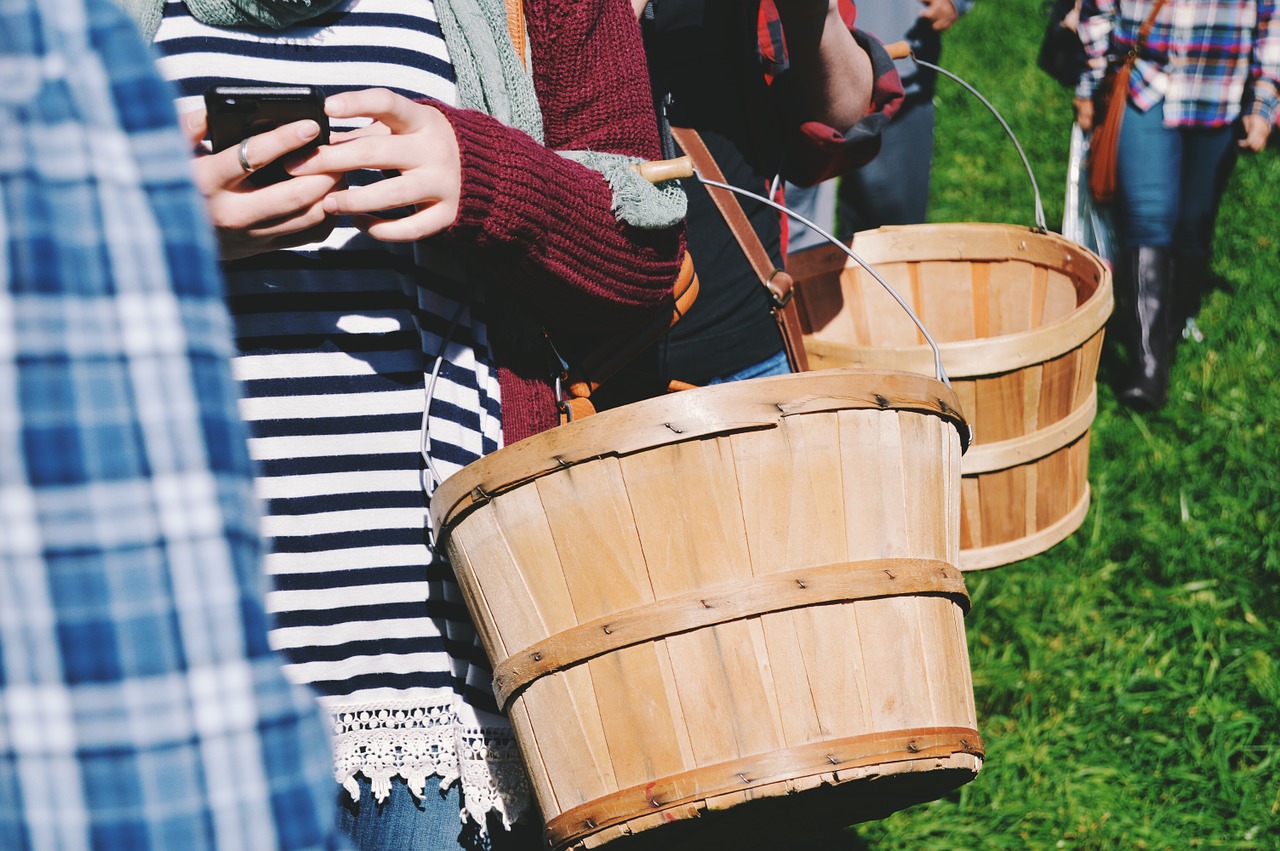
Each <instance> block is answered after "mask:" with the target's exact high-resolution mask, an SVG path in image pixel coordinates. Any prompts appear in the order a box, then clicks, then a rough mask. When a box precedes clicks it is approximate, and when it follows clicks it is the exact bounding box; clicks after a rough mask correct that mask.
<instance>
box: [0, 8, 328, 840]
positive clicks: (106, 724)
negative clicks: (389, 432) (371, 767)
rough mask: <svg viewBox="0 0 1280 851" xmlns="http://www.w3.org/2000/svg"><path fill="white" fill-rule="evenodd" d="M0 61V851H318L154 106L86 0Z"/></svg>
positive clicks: (191, 216) (228, 411)
mask: <svg viewBox="0 0 1280 851" xmlns="http://www.w3.org/2000/svg"><path fill="white" fill-rule="evenodd" d="M0 56H2V57H3V62H4V68H5V76H4V82H5V84H4V88H3V90H0V136H3V142H2V143H0V234H3V235H2V236H0V244H2V245H3V257H4V262H3V263H0V279H2V280H3V284H2V285H0V286H2V289H0V848H4V849H6V851H25V849H31V851H65V849H78V848H93V849H98V851H136V849H152V851H166V849H167V851H193V849H206V851H212V849H222V851H244V849H264V851H265V849H292V851H303V849H322V848H335V847H340V845H339V840H338V838H337V834H336V833H335V832H334V831H333V826H334V814H333V810H332V803H331V801H332V794H331V792H329V787H330V786H331V783H332V781H331V780H329V775H330V769H329V747H328V742H327V737H326V732H325V728H324V726H323V725H322V723H321V720H320V716H319V711H318V707H317V705H316V703H315V697H314V695H312V694H310V693H309V692H307V691H306V690H304V689H301V688H298V687H295V686H292V685H290V684H289V683H288V682H287V681H286V680H285V678H284V676H283V674H282V672H281V661H280V659H279V657H277V656H276V654H275V653H273V652H272V651H271V649H270V648H269V646H268V644H267V629H266V619H265V615H264V612H263V602H262V591H263V588H262V574H261V572H260V571H261V560H260V556H261V552H260V543H259V537H258V529H257V519H258V518H257V513H256V510H257V503H256V501H255V499H254V495H253V490H252V486H253V480H252V471H251V466H250V461H249V455H248V452H247V448H246V435H245V432H244V428H243V426H242V424H241V422H240V419H239V417H238V415H237V413H236V407H235V405H236V398H237V391H236V387H235V384H234V381H233V379H232V377H231V367H230V357H231V353H232V343H231V325H230V320H229V318H228V316H227V311H226V306H225V304H224V302H223V286H222V280H221V278H220V277H219V275H218V270H217V266H216V265H215V260H216V249H215V246H214V240H213V234H212V229H211V228H210V225H209V221H208V219H207V217H206V214H205V210H204V205H203V200H202V199H201V198H200V196H199V195H198V193H197V192H196V190H195V188H194V186H193V185H192V179H191V171H190V160H189V156H190V155H189V148H188V146H187V145H186V143H185V141H184V140H183V137H182V135H181V134H180V133H179V131H178V128H177V122H176V117H175V114H174V111H173V107H172V105H171V100H170V92H169V89H168V87H167V86H166V85H165V83H164V81H163V80H161V79H160V77H159V76H158V75H157V73H156V71H155V67H154V65H153V62H152V57H151V55H150V54H149V53H148V51H147V49H146V47H145V45H144V44H143V43H142V41H141V40H140V39H139V38H138V35H137V33H136V31H135V29H134V27H133V25H132V24H131V23H130V22H129V20H128V19H127V18H125V17H124V16H123V15H122V14H121V13H120V12H119V11H118V10H117V9H116V8H115V7H114V6H112V5H111V4H110V3H109V0H58V2H56V3H45V2H40V0H8V2H5V3H4V4H2V5H0ZM341 847H345V846H344V845H343V846H341Z"/></svg>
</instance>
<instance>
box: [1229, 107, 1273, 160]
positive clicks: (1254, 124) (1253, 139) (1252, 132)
mask: <svg viewBox="0 0 1280 851" xmlns="http://www.w3.org/2000/svg"><path fill="white" fill-rule="evenodd" d="M1244 129H1245V136H1244V138H1243V139H1240V140H1239V141H1238V142H1237V143H1236V144H1238V145H1239V146H1240V147H1241V148H1243V149H1245V150H1247V151H1252V152H1253V153H1255V154H1256V153H1258V152H1260V151H1261V150H1262V149H1263V148H1265V147H1266V146H1267V140H1268V139H1269V138H1270V136H1271V125H1270V124H1268V123H1267V122H1266V120H1265V119H1263V118H1261V117H1259V116H1257V115H1246V116H1245V117H1244Z"/></svg>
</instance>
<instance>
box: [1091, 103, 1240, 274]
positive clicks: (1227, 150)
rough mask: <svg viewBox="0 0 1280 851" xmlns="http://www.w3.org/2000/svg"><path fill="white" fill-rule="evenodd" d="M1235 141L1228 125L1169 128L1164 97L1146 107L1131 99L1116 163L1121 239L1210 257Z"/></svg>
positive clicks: (1135, 244) (1129, 245)
mask: <svg viewBox="0 0 1280 851" xmlns="http://www.w3.org/2000/svg"><path fill="white" fill-rule="evenodd" d="M1234 141H1235V137H1234V133H1233V132H1232V128H1231V127H1230V126H1227V127H1165V126H1164V104H1163V103H1160V104H1157V105H1156V106H1154V107H1152V108H1151V109H1149V110H1147V111H1146V112H1141V111H1139V110H1138V109H1137V107H1135V106H1134V105H1133V104H1132V103H1130V104H1128V106H1127V108H1126V109H1125V114H1124V121H1123V122H1122V123H1121V124H1120V145H1119V158H1118V159H1117V166H1116V183H1117V191H1116V200H1115V209H1116V228H1117V230H1118V231H1119V235H1120V241H1121V244H1122V245H1123V246H1124V247H1125V248H1137V247H1138V246H1141V245H1150V246H1156V247H1161V248H1172V249H1173V250H1175V251H1177V252H1178V253H1179V254H1184V255H1187V256H1191V257H1208V256H1209V250H1210V247H1211V245H1212V242H1213V227H1214V222H1215V220H1216V219H1217V215H1218V201H1219V199H1220V198H1221V197H1222V190H1223V188H1225V186H1226V182H1227V177H1228V176H1229V175H1230V174H1231V169H1232V167H1233V166H1234V165H1235V152H1236V146H1235V144H1234Z"/></svg>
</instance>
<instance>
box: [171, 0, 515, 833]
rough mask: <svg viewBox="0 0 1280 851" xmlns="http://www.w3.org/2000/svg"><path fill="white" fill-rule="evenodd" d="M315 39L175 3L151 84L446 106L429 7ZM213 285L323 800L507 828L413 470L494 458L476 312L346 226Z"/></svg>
mask: <svg viewBox="0 0 1280 851" xmlns="http://www.w3.org/2000/svg"><path fill="white" fill-rule="evenodd" d="M313 24H314V25H313V26H307V27H291V28H290V29H289V30H287V35H279V34H276V33H272V32H270V31H265V30H260V29H235V28H232V29H226V28H212V27H208V26H205V25H203V24H201V23H199V22H198V21H196V20H195V19H193V18H192V17H190V15H189V14H188V12H187V10H186V7H185V6H184V5H183V4H182V3H181V2H170V3H168V5H167V6H166V10H165V17H164V20H163V22H162V24H161V26H160V30H159V32H158V34H157V37H156V47H157V49H158V50H159V53H160V56H161V59H160V63H159V65H160V68H161V71H162V72H163V73H164V74H165V76H166V77H168V78H169V79H170V80H172V81H173V82H174V83H175V84H176V85H177V86H178V89H179V100H178V106H179V110H185V109H190V108H195V107H197V106H200V105H202V103H201V95H202V93H203V91H204V89H205V88H206V87H207V86H210V85H215V84H218V85H236V84H249V83H272V84H282V85H299V84H311V85H319V86H321V87H322V88H324V90H325V92H326V94H336V93H338V92H342V91H350V90H357V89H363V88H370V87H374V86H381V87H386V88H389V89H391V90H393V91H396V92H399V93H400V94H403V95H405V96H407V97H410V98H414V99H420V98H423V97H431V98H436V99H438V100H441V101H444V102H446V103H452V102H453V101H454V84H453V76H452V68H451V66H450V64H449V60H448V56H447V53H446V50H445V45H444V42H443V40H442V39H441V36H440V31H439V27H438V24H437V23H436V21H435V18H434V7H433V4H432V3H431V2H428V0H421V2H413V3H408V2H404V0H352V2H349V3H346V4H343V5H340V6H339V7H337V8H336V9H335V10H334V11H332V12H330V13H329V14H327V15H324V16H322V17H319V18H317V19H315V20H314V21H313ZM335 129H344V128H343V127H341V126H339V125H335ZM376 179H378V175H377V174H376V173H370V174H369V175H368V176H367V177H361V176H359V175H356V176H353V177H352V178H351V180H352V182H353V183H354V182H359V181H360V180H376ZM227 277H228V287H229V291H230V305H231V310H232V314H233V317H234V319H235V323H236V331H237V342H238V344H239V347H240V350H241V354H240V356H239V357H238V358H237V359H236V361H235V372H236V376H237V377H238V378H239V379H240V380H241V381H242V382H243V383H244V392H245V399H244V400H243V403H242V406H241V412H242V414H243V416H244V417H245V419H246V420H247V421H248V422H249V424H250V427H251V431H252V439H251V442H250V449H251V452H252V454H253V456H254V458H255V459H256V460H257V462H258V463H259V465H260V470H259V480H258V491H259V494H260V496H261V497H262V498H263V499H264V500H265V502H266V506H267V518H266V520H265V524H264V529H265V532H266V534H267V537H268V538H269V540H270V543H271V552H270V554H269V555H268V557H267V569H268V573H269V574H270V575H271V576H272V579H273V582H274V588H273V590H272V591H271V592H270V594H269V595H268V607H269V609H270V610H271V612H272V613H273V615H274V629H273V631H272V643H273V645H274V646H276V647H278V648H280V649H281V650H283V651H284V653H285V655H286V657H287V659H288V661H289V664H288V665H287V671H288V673H289V674H290V676H291V677H292V678H293V679H295V680H296V681H297V682H301V683H307V684H309V685H311V686H312V687H314V688H316V689H317V690H318V691H319V692H320V694H321V696H322V697H321V700H322V703H323V704H324V705H325V706H326V707H327V708H328V709H329V710H330V712H331V713H332V714H333V721H334V725H335V729H336V731H337V739H336V752H337V776H338V779H339V780H340V781H343V782H344V783H345V784H346V785H347V788H348V789H350V790H352V791H353V792H355V790H356V785H355V783H354V781H353V780H352V778H353V777H354V775H356V774H357V773H362V774H364V775H365V776H367V777H368V778H369V779H370V780H371V781H372V783H373V788H374V791H375V794H378V795H379V796H381V795H383V794H385V793H386V791H387V789H388V788H389V782H390V780H391V778H393V777H395V776H400V777H403V778H404V779H405V780H407V781H408V783H409V785H410V787H411V788H415V789H417V788H420V787H421V785H422V783H423V782H425V779H426V777H428V776H431V775H440V776H442V777H443V778H445V779H446V780H452V779H454V778H457V777H459V776H461V778H462V780H463V797H464V799H465V800H466V802H467V808H468V811H469V812H470V814H471V815H472V816H473V817H477V820H478V821H480V822H481V823H482V824H483V813H484V812H485V811H487V810H489V809H497V810H499V811H500V812H501V813H503V814H504V815H505V816H508V817H514V816H515V815H517V813H518V810H519V809H520V808H523V806H524V801H525V799H526V798H527V794H528V790H527V781H526V780H525V779H524V776H523V771H522V768H521V767H520V764H519V762H518V757H517V756H516V755H515V749H514V742H513V740H512V738H511V735H510V729H509V727H508V726H507V725H506V722H505V719H502V718H501V717H500V716H498V715H497V713H496V707H494V706H493V701H492V696H491V694H490V692H489V686H488V682H489V679H490V676H491V675H490V674H489V672H488V670H487V667H486V665H485V663H484V656H483V652H482V650H481V649H480V646H479V644H478V642H477V640H476V636H475V632H474V628H473V626H472V625H471V622H470V619H469V617H468V615H467V612H466V610H465V608H464V606H463V604H462V601H461V597H460V595H459V593H458V589H457V586H456V583H455V581H454V579H453V575H452V571H451V570H450V569H449V568H448V566H447V565H445V564H443V563H441V562H440V561H438V560H435V561H433V559H432V554H431V551H430V546H429V542H428V540H427V529H428V527H429V522H428V518H427V500H428V498H429V493H430V490H431V487H432V484H431V474H430V471H429V470H428V469H427V468H426V465H424V463H423V460H422V455H421V452H420V450H421V448H422V441H423V439H424V438H423V435H424V433H425V434H426V435H427V438H426V439H427V440H428V441H429V453H428V454H429V455H430V456H431V458H432V459H433V462H434V465H435V468H436V470H437V471H438V472H439V474H440V475H441V476H448V475H449V474H450V473H452V472H453V471H455V470H457V469H459V468H461V467H462V466H463V465H465V464H467V463H469V462H470V461H472V460H475V459H476V458H479V457H480V456H482V455H485V454H488V453H489V452H492V451H494V450H496V449H497V448H498V447H499V445H500V443H501V418H500V413H499V391H498V380H497V373H496V368H495V367H494V365H493V362H492V358H491V356H490V352H489V345H488V340H487V335H486V328H485V325H484V323H483V321H482V318H481V317H480V316H479V315H478V312H479V311H482V310H483V305H479V304H477V303H476V300H475V298H474V297H473V296H472V295H471V293H472V290H471V288H469V287H468V286H467V284H466V282H465V281H461V280H460V277H461V275H460V273H458V272H457V271H456V269H455V268H454V267H453V266H452V265H451V264H450V263H449V259H448V258H447V257H440V256H435V255H433V254H432V252H431V249H430V248H429V247H427V246H426V245H425V244H418V245H394V244H388V243H381V242H377V241H375V240H373V239H371V238H369V237H367V236H364V235H363V234H361V233H360V232H359V231H357V230H355V229H354V228H351V227H344V226H341V225H340V226H339V228H337V229H336V230H335V231H334V233H333V234H332V235H331V236H330V237H329V238H328V239H326V240H325V242H324V243H323V244H321V245H317V246H307V247H305V248H303V249H299V250H294V251H286V252H275V253H272V254H268V255H261V256H258V257H254V258H249V259H248V260H243V261H238V262H236V263H233V264H229V265H228V267H227ZM442 353H443V354H444V357H443V359H442V360H441V361H440V363H439V375H438V377H437V379H436V381H435V383H434V389H433V393H432V398H433V401H432V404H431V411H430V413H431V416H430V418H429V420H428V421H427V422H426V424H425V427H424V416H423V410H424V403H425V398H426V396H425V385H426V383H427V382H428V381H429V379H430V377H431V374H432V372H433V370H434V369H435V368H436V366H437V356H438V355H440V354H442Z"/></svg>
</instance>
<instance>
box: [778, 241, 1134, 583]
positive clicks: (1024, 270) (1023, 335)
mask: <svg viewBox="0 0 1280 851" xmlns="http://www.w3.org/2000/svg"><path fill="white" fill-rule="evenodd" d="M853 249H854V251H855V252H856V253H857V254H858V256H859V257H861V258H862V259H863V260H865V261H866V262H867V264H868V265H870V266H871V267H872V268H873V269H875V270H876V271H877V272H878V273H879V274H880V275H881V276H882V277H883V278H884V279H885V280H886V281H887V282H888V283H889V284H890V285H891V286H893V287H894V289H896V290H897V291H898V293H899V294H901V295H902V297H903V298H904V299H905V300H906V301H907V302H908V304H910V305H911V306H912V307H913V309H914V310H915V312H916V313H917V314H918V315H919V317H920V319H921V321H922V322H923V323H924V325H925V326H926V327H927V328H928V329H929V332H930V334H931V335H932V336H933V337H934V339H935V340H937V342H938V344H939V347H940V349H941V357H942V363H943V366H944V367H945V368H946V372H947V374H948V375H949V376H950V378H951V381H952V385H953V387H954V388H955V390H956V393H957V394H958V395H959V397H960V403H961V410H963V411H964V413H965V416H966V418H967V419H968V420H969V423H970V425H971V426H972V427H973V433H974V445H973V447H972V448H970V449H969V451H968V452H967V453H966V454H965V456H964V461H963V464H962V468H961V469H962V472H963V484H962V495H961V520H960V567H961V569H963V570H976V569H979V568H987V567H995V566H997V565H1003V564H1008V563H1010V562H1014V561H1017V560H1019V559H1023V558H1026V557H1028V556H1031V555H1035V554H1037V553H1040V552H1043V551H1044V550H1047V549H1048V548H1049V547H1051V546H1053V545H1054V544H1056V543H1058V542H1059V541H1061V540H1062V539H1064V538H1066V537H1067V536H1068V535H1070V534H1071V533H1072V532H1073V531H1075V530H1076V529H1077V528H1078V527H1079V526H1080V524H1081V522H1082V521H1083V520H1084V515H1085V512H1086V511H1087V510H1088V507H1089V482H1088V477H1087V473H1088V463H1089V427H1090V425H1091V424H1092V423H1093V418H1094V414H1095V412H1096V410H1097V397H1096V390H1095V384H1096V378H1097V372H1098V358H1099V356H1100V354H1101V351H1102V334H1103V325H1104V324H1105V323H1106V320H1107V317H1108V316H1110V314H1111V308H1112V295H1111V272H1110V270H1109V269H1108V268H1107V265H1106V264H1105V263H1104V262H1103V261H1102V260H1101V259H1100V258H1099V257H1098V256H1097V255H1095V254H1093V253H1092V252H1090V251H1088V250H1087V249H1085V248H1083V247H1081V246H1079V245H1077V244H1075V243H1073V242H1070V241H1068V240H1066V239H1063V238H1062V237H1060V236H1058V235H1057V234H1053V233H1046V232H1041V231H1037V230H1032V229H1030V228H1026V227H1018V226H1014V225H1000V224H935V225H907V226H901V227H884V228H880V229H878V230H872V231H864V232H862V233H859V234H856V235H855V237H854V242H853ZM846 261H848V258H847V257H846V255H845V254H843V253H842V252H841V251H840V250H839V249H837V248H836V247H835V246H830V247H826V246H824V247H819V248H814V249H810V250H808V251H803V252H799V253H798V254H795V255H793V256H792V257H791V258H790V259H789V262H788V267H787V268H788V271H790V272H791V274H792V276H793V277H794V278H795V280H796V284H797V288H796V301H797V303H798V305H799V311H800V319H801V324H802V325H803V326H804V329H805V349H806V350H807V352H808V354H809V359H810V362H811V364H812V365H813V366H814V368H828V367H842V366H862V367H868V368H872V369H885V370H888V369H901V370H910V371H913V372H921V373H925V374H929V375H932V374H933V372H934V365H933V352H932V350H931V349H930V348H929V347H928V346H927V345H925V341H924V339H923V337H922V336H921V335H920V332H919V331H918V330H917V329H916V326H915V325H914V324H912V322H911V320H910V319H909V318H907V316H906V314H905V312H904V311H903V310H902V309H901V308H900V307H899V306H898V305H897V304H896V303H895V302H894V301H893V299H892V298H891V297H890V296H889V295H888V294H887V293H885V292H884V290H883V288H882V287H881V286H880V284H879V283H878V282H877V281H876V280H875V279H874V278H873V277H872V276H871V275H870V274H869V273H867V272H866V270H864V269H862V268H861V267H860V266H858V265H857V264H854V263H852V261H848V262H849V265H848V267H847V268H846Z"/></svg>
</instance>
